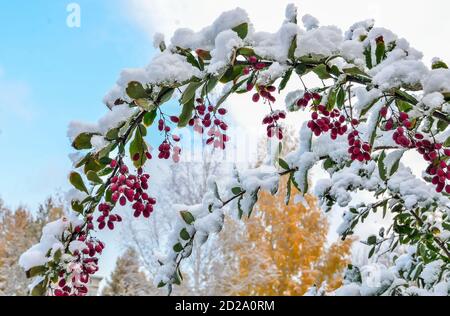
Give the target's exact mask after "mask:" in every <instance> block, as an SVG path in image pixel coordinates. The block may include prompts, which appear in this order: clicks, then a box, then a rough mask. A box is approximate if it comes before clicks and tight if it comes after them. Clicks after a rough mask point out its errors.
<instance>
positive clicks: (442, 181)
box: [412, 133, 450, 194]
mask: <svg viewBox="0 0 450 316" xmlns="http://www.w3.org/2000/svg"><path fill="white" fill-rule="evenodd" d="M412 143H413V145H414V146H415V148H416V150H417V151H418V152H419V153H420V154H421V155H422V156H423V159H425V161H428V162H429V163H430V164H429V166H428V168H427V169H426V173H428V174H429V175H430V176H432V180H431V183H433V184H434V185H435V186H436V192H438V193H440V192H442V191H444V190H445V192H446V193H447V194H450V165H449V164H448V163H447V162H448V160H449V159H450V148H443V146H442V144H440V143H435V142H430V141H429V140H426V139H424V136H423V135H422V134H420V133H417V134H415V135H414V139H413V141H412Z"/></svg>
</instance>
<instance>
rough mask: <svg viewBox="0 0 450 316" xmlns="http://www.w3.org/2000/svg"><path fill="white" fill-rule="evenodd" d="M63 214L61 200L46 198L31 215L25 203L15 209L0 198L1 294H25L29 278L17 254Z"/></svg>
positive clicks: (37, 239) (34, 242)
mask: <svg viewBox="0 0 450 316" xmlns="http://www.w3.org/2000/svg"><path fill="white" fill-rule="evenodd" d="M62 214H63V207H62V204H61V203H58V202H55V199H53V198H49V199H47V200H46V201H45V203H43V204H42V205H40V207H39V210H38V212H37V213H36V214H35V215H34V216H33V215H32V213H31V212H30V211H29V210H28V209H26V208H25V207H19V208H17V209H16V210H15V211H12V210H10V209H9V208H7V207H6V206H5V205H4V203H3V201H1V200H0V295H1V296H24V295H28V285H29V280H28V279H27V278H26V276H25V273H24V272H23V269H22V268H21V267H20V266H19V264H18V260H19V257H20V255H21V254H22V253H23V252H24V251H25V250H27V249H28V248H30V247H31V246H32V245H34V244H36V243H37V242H38V241H39V239H40V237H41V232H42V228H43V227H44V225H45V224H46V223H48V222H50V221H54V220H56V219H58V218H60V217H61V216H62Z"/></svg>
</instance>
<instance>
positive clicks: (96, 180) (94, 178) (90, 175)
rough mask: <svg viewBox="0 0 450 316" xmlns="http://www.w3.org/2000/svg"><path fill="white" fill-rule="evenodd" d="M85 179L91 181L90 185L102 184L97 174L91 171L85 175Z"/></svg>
mask: <svg viewBox="0 0 450 316" xmlns="http://www.w3.org/2000/svg"><path fill="white" fill-rule="evenodd" d="M86 177H87V178H88V180H89V181H91V182H92V183H95V184H102V183H103V181H102V179H100V177H99V176H98V174H97V173H96V172H94V171H92V170H91V171H89V172H88V173H87V174H86Z"/></svg>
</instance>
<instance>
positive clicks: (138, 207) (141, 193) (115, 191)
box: [98, 162, 156, 229]
mask: <svg viewBox="0 0 450 316" xmlns="http://www.w3.org/2000/svg"><path fill="white" fill-rule="evenodd" d="M115 164H117V162H113V165H115ZM149 179H150V175H149V174H146V173H144V172H143V170H142V168H139V169H138V171H137V174H136V175H134V174H130V173H129V169H128V167H127V166H126V165H124V164H123V163H122V162H121V165H120V168H119V175H118V176H115V177H113V178H112V179H111V186H110V189H111V193H112V196H111V200H112V202H113V203H114V204H115V203H117V202H119V204H120V205H121V206H125V205H126V204H127V202H130V203H133V209H134V210H135V212H134V216H135V217H139V216H141V214H143V215H144V217H146V218H148V217H150V214H151V213H152V212H153V206H154V205H155V204H156V200H155V199H154V198H152V197H150V196H149V195H148V194H147V193H146V192H145V190H147V189H148V180H149ZM99 209H100V211H101V212H102V213H103V215H102V216H100V217H99V219H98V220H99V222H100V225H99V229H103V228H104V227H105V224H103V223H105V221H106V220H107V219H108V228H110V229H114V222H115V221H118V222H120V221H121V218H120V216H118V215H111V213H110V212H111V209H112V205H109V204H106V203H104V204H100V206H99Z"/></svg>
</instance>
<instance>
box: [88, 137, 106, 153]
mask: <svg viewBox="0 0 450 316" xmlns="http://www.w3.org/2000/svg"><path fill="white" fill-rule="evenodd" d="M108 144H109V143H108V141H107V140H106V139H105V138H104V137H103V136H99V135H94V136H92V138H91V145H92V147H93V148H94V150H95V151H97V152H98V151H100V150H102V149H103V148H105V147H106V146H107V145H108Z"/></svg>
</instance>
